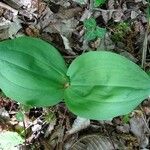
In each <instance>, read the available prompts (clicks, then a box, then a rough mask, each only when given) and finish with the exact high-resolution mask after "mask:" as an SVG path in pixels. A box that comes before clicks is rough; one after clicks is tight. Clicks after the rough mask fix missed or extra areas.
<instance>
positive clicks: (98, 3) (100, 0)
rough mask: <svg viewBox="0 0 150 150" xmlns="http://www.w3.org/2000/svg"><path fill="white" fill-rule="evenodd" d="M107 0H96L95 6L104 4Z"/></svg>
mask: <svg viewBox="0 0 150 150" xmlns="http://www.w3.org/2000/svg"><path fill="white" fill-rule="evenodd" d="M105 1H106V0H94V6H95V7H98V6H100V5H101V4H104V3H105Z"/></svg>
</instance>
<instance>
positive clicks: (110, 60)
mask: <svg viewBox="0 0 150 150" xmlns="http://www.w3.org/2000/svg"><path fill="white" fill-rule="evenodd" d="M67 75H68V76H69V78H70V86H69V87H68V88H67V89H66V91H65V101H66V105H67V106H68V108H69V109H70V110H71V111H72V112H73V113H75V114H76V115H78V116H80V117H85V118H89V119H95V120H101V119H102V120H105V119H106V120H107V119H111V118H113V117H115V116H119V115H124V114H127V113H129V112H130V111H132V110H133V109H134V108H135V107H136V106H137V105H138V104H139V103H140V102H141V101H142V100H144V99H145V98H147V97H148V95H149V93H150V78H149V76H148V75H147V74H146V73H145V72H144V71H143V70H142V69H141V68H140V67H138V66H137V65H136V64H134V63H133V62H131V61H129V60H128V59H126V58H125V57H123V56H120V55H117V54H115V53H111V52H105V51H101V52H88V53H85V54H83V55H81V56H79V57H78V58H76V59H75V60H74V61H73V62H72V64H71V65H70V67H69V69H68V72H67Z"/></svg>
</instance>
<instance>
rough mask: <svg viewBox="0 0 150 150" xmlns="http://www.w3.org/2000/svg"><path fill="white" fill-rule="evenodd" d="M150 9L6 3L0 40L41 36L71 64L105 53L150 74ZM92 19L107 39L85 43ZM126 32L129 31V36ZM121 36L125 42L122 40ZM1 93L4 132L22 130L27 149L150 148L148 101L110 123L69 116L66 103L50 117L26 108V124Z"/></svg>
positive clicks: (77, 0) (111, 1) (139, 3)
mask: <svg viewBox="0 0 150 150" xmlns="http://www.w3.org/2000/svg"><path fill="white" fill-rule="evenodd" d="M148 6H149V4H148V2H147V1H146V0H131V1H117V0H108V1H106V3H104V4H102V5H100V6H99V7H96V8H95V7H94V8H93V7H91V4H90V3H89V1H87V0H82V1H81V0H73V1H70V0H60V1H58V0H51V1H50V0H27V1H25V0H20V1H18V0H9V1H6V0H2V1H1V2H0V41H2V40H5V39H8V38H11V39H13V38H15V37H18V36H21V35H28V36H32V37H39V38H42V39H44V40H45V41H47V42H49V43H53V45H54V46H55V47H57V48H59V50H60V53H61V54H62V56H64V58H65V59H66V62H67V63H70V62H72V60H73V59H74V58H75V57H77V56H78V55H80V54H82V53H84V52H86V51H88V50H89V49H90V50H92V51H95V50H97V49H99V50H103V49H105V50H108V51H114V52H116V53H119V54H121V55H123V56H125V57H127V58H129V59H130V60H132V61H134V62H136V63H137V64H138V65H142V67H143V68H144V69H145V70H146V71H149V69H150V53H149V43H150V40H149V39H150V38H149V30H148V29H149V23H148V19H147V12H146V9H147V8H148ZM89 18H93V19H95V21H96V24H97V26H98V27H99V28H104V27H105V28H106V30H107V33H106V35H105V37H104V38H99V37H96V38H95V39H93V40H91V41H89V42H87V41H85V39H84V34H85V32H86V30H85V28H84V23H83V22H84V21H85V20H87V19H89ZM122 24H125V26H121V25H122ZM127 28H128V29H129V30H128V31H127V30H126V29H127ZM125 30H126V31H127V32H125V34H124V31H125ZM117 36H119V37H120V38H119V39H117ZM143 43H144V45H143ZM1 95H2V96H1V97H0V133H2V131H7V130H8V131H13V132H18V133H19V135H21V136H22V137H23V138H24V139H26V142H25V143H24V145H26V144H28V145H29V146H30V148H33V149H40V148H41V147H44V149H52V150H53V149H58V150H60V149H66V150H67V149H68V150H69V149H77V150H79V149H87V150H88V149H90V150H92V149H93V150H96V149H98V150H109V149H149V148H150V144H149V137H150V132H149V130H150V129H149V124H150V100H149V99H148V100H145V101H144V102H143V103H142V104H141V106H140V108H137V109H136V111H134V112H133V113H132V114H129V115H128V121H127V122H124V119H123V117H122V116H120V117H117V118H114V119H113V120H111V121H103V122H102V121H100V122H99V121H92V120H91V121H89V120H87V119H84V118H79V117H78V116H77V117H76V116H74V115H72V114H70V112H69V111H68V110H66V107H65V106H64V104H62V103H60V104H58V105H57V106H54V107H50V108H48V114H47V110H45V109H44V110H41V109H40V108H36V109H31V108H28V109H27V110H25V118H24V119H25V120H23V121H21V120H17V118H16V114H17V112H19V111H20V110H21V108H20V107H19V106H20V104H18V103H16V102H14V101H13V100H9V99H8V98H6V97H5V96H4V95H3V94H2V93H1ZM137 110H138V111H137ZM137 112H138V113H137ZM47 115H48V116H49V117H48V118H49V119H48V118H47ZM45 118H47V119H48V120H47V119H46V120H45ZM15 136H16V135H15ZM15 136H14V137H15Z"/></svg>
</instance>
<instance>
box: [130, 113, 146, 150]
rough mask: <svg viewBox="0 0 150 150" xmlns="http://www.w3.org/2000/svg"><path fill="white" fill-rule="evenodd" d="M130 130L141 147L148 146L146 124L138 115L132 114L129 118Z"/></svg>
mask: <svg viewBox="0 0 150 150" xmlns="http://www.w3.org/2000/svg"><path fill="white" fill-rule="evenodd" d="M130 128H131V129H130V131H131V132H132V133H133V134H134V135H135V136H136V137H137V138H138V140H139V144H140V146H141V147H142V148H145V147H146V146H148V142H147V141H148V138H147V137H146V133H147V132H148V130H147V126H146V124H145V122H144V120H143V118H142V117H140V116H134V117H132V118H131V119H130Z"/></svg>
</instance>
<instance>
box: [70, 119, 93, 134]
mask: <svg viewBox="0 0 150 150" xmlns="http://www.w3.org/2000/svg"><path fill="white" fill-rule="evenodd" d="M89 125H90V120H89V119H85V118H81V117H77V118H76V119H75V121H74V123H73V125H72V128H71V129H70V130H69V131H67V134H73V133H76V132H78V131H80V130H82V129H85V128H87V127H88V126H89Z"/></svg>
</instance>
